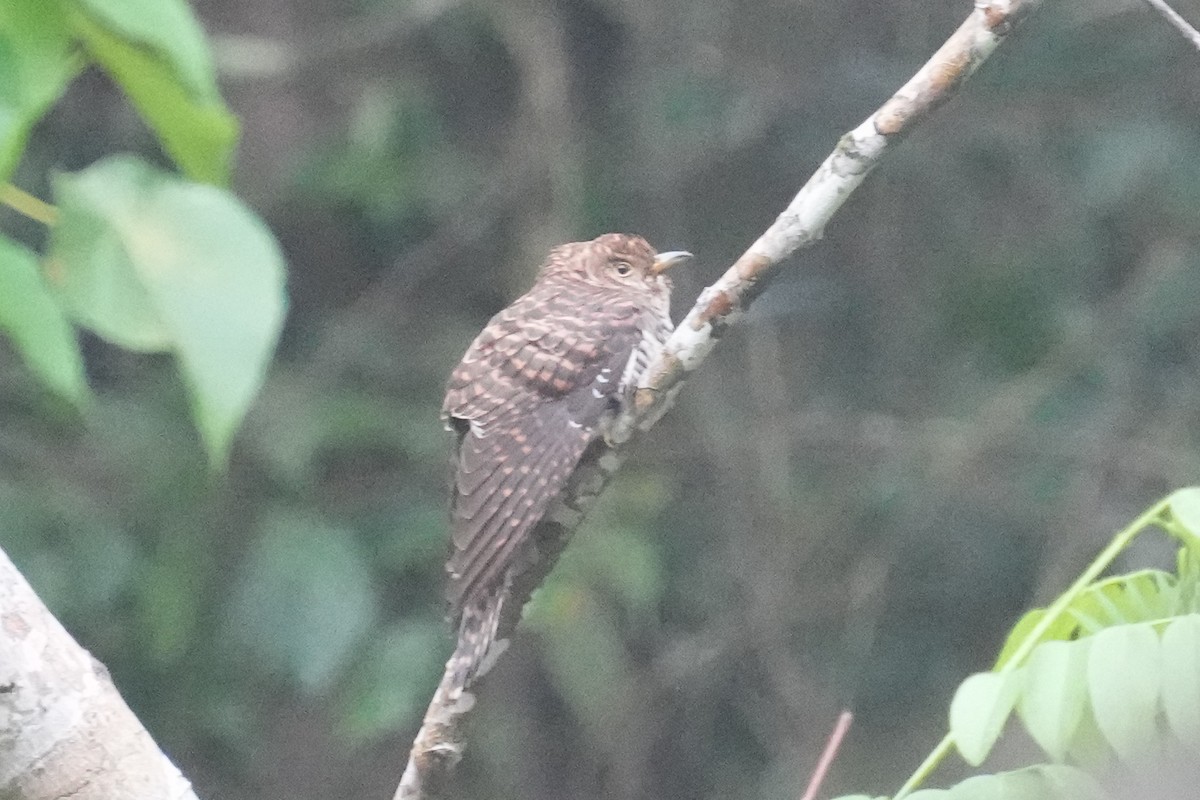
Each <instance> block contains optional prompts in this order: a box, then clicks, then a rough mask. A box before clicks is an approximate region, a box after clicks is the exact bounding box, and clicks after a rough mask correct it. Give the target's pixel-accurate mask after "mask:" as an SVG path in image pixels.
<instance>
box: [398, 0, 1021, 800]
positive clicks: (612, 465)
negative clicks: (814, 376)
mask: <svg viewBox="0 0 1200 800" xmlns="http://www.w3.org/2000/svg"><path fill="white" fill-rule="evenodd" d="M1040 4H1041V0H980V2H977V3H976V5H975V8H974V10H973V11H972V12H971V15H970V16H969V17H968V18H967V20H966V21H965V22H964V23H963V24H962V25H961V26H960V27H959V28H958V30H957V31H955V32H954V33H953V34H952V35H951V36H950V38H949V39H948V40H947V41H946V43H945V44H943V45H942V47H941V48H940V49H939V50H938V51H937V52H936V53H934V55H933V57H932V58H930V59H929V61H928V62H927V63H926V64H925V65H924V66H923V67H922V68H921V69H920V71H918V72H917V74H916V75H914V76H913V77H912V79H911V80H909V82H908V83H906V84H905V85H904V86H903V87H901V89H900V90H899V91H898V92H896V94H895V95H893V96H892V97H891V98H890V99H889V100H888V101H887V102H885V103H884V104H883V105H882V106H881V107H880V108H879V109H878V110H877V111H876V112H875V113H874V114H872V115H871V116H870V117H869V118H868V119H867V120H866V121H864V122H863V123H862V124H861V125H859V126H858V127H857V128H855V129H854V130H852V131H850V132H849V133H847V134H846V135H845V136H843V137H842V138H841V140H840V141H839V142H838V144H837V147H835V148H834V151H833V152H832V153H831V154H830V155H829V157H828V158H826V159H825V161H824V163H822V164H821V166H820V167H818V168H817V171H816V172H815V173H814V174H813V176H812V177H811V178H810V179H809V180H808V182H807V183H806V184H805V185H804V187H803V188H802V189H800V191H799V193H798V194H797V195H796V196H795V198H794V199H793V200H792V202H791V203H790V204H789V205H788V207H787V208H786V209H784V211H783V213H781V214H780V215H779V217H778V218H777V219H776V220H775V222H774V223H773V224H772V225H771V226H770V227H769V228H767V230H766V232H764V233H763V234H762V236H760V237H759V238H758V240H757V241H756V242H754V244H752V245H751V246H750V248H749V249H748V250H746V252H745V253H744V254H742V256H741V257H740V258H738V260H737V261H736V262H735V263H734V264H733V266H731V267H730V268H729V269H728V270H727V271H726V272H725V274H724V275H722V276H721V277H720V279H718V280H717V281H716V283H714V284H713V285H712V286H710V287H708V288H707V289H705V290H704V291H703V292H702V293H701V295H700V297H699V299H698V300H697V301H696V304H695V305H694V306H693V308H692V310H691V311H690V312H689V313H688V315H687V316H686V317H685V318H684V320H683V321H682V322H681V323H680V324H679V326H678V327H677V328H676V329H675V332H674V334H673V335H672V336H671V338H670V340H669V341H668V342H667V344H666V346H665V347H664V349H663V352H662V354H661V355H660V357H659V358H658V359H657V360H656V361H655V363H653V364H652V365H651V366H650V368H649V369H648V370H647V372H646V375H645V377H644V378H643V379H642V380H641V381H640V387H639V389H638V391H637V393H636V394H635V396H634V402H633V403H632V404H631V407H630V409H629V410H628V411H627V413H626V414H625V415H624V417H623V418H622V419H621V420H620V421H619V424H618V426H617V430H616V432H615V433H614V434H613V435H611V436H610V440H609V441H608V442H603V441H601V442H596V443H595V444H594V445H593V446H592V447H591V449H590V450H589V451H588V452H587V453H586V454H585V455H584V458H583V460H582V461H581V462H580V465H579V467H578V469H577V470H576V472H575V474H574V475H573V476H572V479H571V482H570V483H569V484H568V486H567V488H566V489H564V490H563V492H562V494H561V495H560V496H559V497H558V499H557V500H556V501H555V504H554V507H553V508H552V509H551V510H550V511H549V512H548V513H547V514H546V517H545V518H544V519H543V520H542V521H541V522H540V523H539V524H538V525H537V527H536V528H535V529H534V531H533V533H532V538H533V539H534V541H535V542H536V543H537V553H536V557H537V558H538V559H539V565H538V566H539V569H538V570H526V571H525V572H524V573H523V574H524V575H525V576H526V578H527V582H526V583H525V584H523V585H515V586H513V587H512V593H511V596H510V600H509V601H508V602H507V603H506V604H505V607H504V608H505V611H506V612H507V613H506V614H505V615H504V616H503V617H502V619H501V621H500V625H499V628H498V630H497V633H496V642H497V645H498V646H497V647H496V648H495V651H494V652H495V653H497V654H499V653H502V652H503V649H504V646H505V643H504V642H503V640H504V639H505V638H506V637H508V636H510V635H511V634H512V632H513V630H514V629H515V627H516V624H517V622H518V621H519V619H520V614H521V609H522V607H523V606H524V604H525V601H526V600H527V599H528V598H529V595H530V594H531V593H532V592H533V590H534V589H536V588H537V587H536V586H535V585H532V582H531V581H532V580H533V579H532V578H529V576H531V575H533V574H534V573H537V574H538V575H544V574H545V573H546V571H548V570H549V568H550V565H552V564H553V563H554V561H555V560H556V559H557V558H558V555H559V553H560V552H561V550H562V547H563V545H564V544H565V543H566V540H567V539H568V537H569V534H570V532H571V531H572V530H574V528H575V527H576V526H577V525H578V524H579V522H580V520H582V518H583V515H584V512H585V511H586V510H587V509H588V508H589V507H590V506H591V504H592V501H593V500H594V499H595V498H596V496H597V495H599V493H600V491H601V490H602V489H603V488H604V486H605V485H606V484H607V482H608V480H609V478H610V477H611V476H612V474H613V473H615V472H616V470H617V468H618V467H619V466H620V463H621V459H622V457H623V454H624V452H625V451H626V450H627V447H628V444H629V443H630V442H631V441H632V440H633V439H634V438H635V436H636V434H637V433H638V432H639V431H645V430H648V429H649V428H650V427H652V426H653V425H654V423H656V422H657V421H658V419H659V418H661V417H662V415H663V414H664V413H665V412H666V411H667V410H668V409H669V408H670V406H671V404H672V402H673V401H674V399H675V396H676V394H677V393H678V392H679V390H680V388H682V386H683V383H684V381H685V380H686V379H687V377H688V376H689V375H690V373H691V372H692V371H693V370H695V369H696V368H697V367H699V366H700V364H701V363H702V362H703V361H704V359H705V358H706V357H707V356H708V354H709V353H710V352H712V349H713V348H714V347H715V346H716V344H717V341H718V340H719V339H720V338H721V335H722V334H723V333H724V332H725V330H727V329H728V327H729V326H730V325H732V324H734V323H736V322H737V321H738V319H739V318H740V317H741V316H742V315H743V314H744V313H745V311H746V310H747V309H748V308H749V306H750V303H751V302H752V301H753V300H754V298H755V297H757V296H758V295H759V294H760V293H761V292H762V291H763V290H764V289H765V288H766V286H767V285H768V284H769V283H770V281H771V279H772V278H773V277H774V275H775V274H776V273H777V272H778V270H779V268H780V266H781V264H782V262H783V261H784V260H785V259H786V258H787V257H788V256H790V255H791V254H792V253H794V252H795V251H796V250H798V249H800V248H801V247H806V246H808V245H811V244H813V243H814V242H816V241H817V240H818V239H820V238H821V234H822V231H823V230H824V228H825V224H826V223H827V222H828V221H829V220H830V218H831V217H832V216H833V215H834V214H835V213H836V212H837V210H838V209H839V208H841V206H842V204H843V203H844V202H845V201H846V199H847V198H848V197H849V196H850V194H851V193H852V192H853V191H854V190H855V189H856V188H858V186H859V184H861V183H862V182H863V180H864V179H865V178H866V176H867V174H868V173H870V171H871V170H872V169H873V168H874V167H875V166H876V165H877V164H878V163H879V162H880V161H881V160H882V159H883V157H884V156H885V155H886V154H887V152H888V151H889V149H890V148H892V147H893V146H894V145H895V144H896V143H897V142H899V141H900V140H901V139H902V138H903V137H904V136H905V135H907V134H908V133H909V132H910V131H911V130H912V129H913V128H914V127H916V126H917V125H918V124H919V123H920V122H922V121H923V120H924V119H925V118H926V117H928V115H929V114H930V113H931V112H932V111H933V110H934V109H936V108H937V107H938V106H940V105H941V104H942V103H944V102H945V101H946V100H948V99H950V97H952V96H953V95H954V93H955V91H957V90H958V88H959V87H960V86H961V85H962V84H963V82H964V81H965V80H966V79H967V78H969V77H970V76H971V74H972V73H974V72H975V70H976V69H977V68H978V67H979V65H980V64H982V63H983V62H984V61H985V60H986V59H987V58H988V57H989V56H990V55H991V54H992V53H993V52H995V50H996V48H997V47H999V45H1000V44H1001V42H1003V41H1004V39H1005V38H1006V37H1007V36H1008V34H1009V33H1011V32H1012V30H1013V29H1014V28H1015V27H1016V25H1017V24H1018V23H1020V22H1021V21H1022V20H1023V19H1025V17H1026V16H1027V15H1028V14H1029V13H1030V12H1032V11H1033V10H1034V9H1035V8H1036V7H1037V6H1039V5H1040ZM460 658H462V656H461V655H460V654H459V653H458V652H457V651H456V652H455V654H454V655H452V656H451V657H450V660H449V661H448V662H447V664H446V674H447V676H449V675H450V674H451V673H452V672H454V670H455V667H456V665H457V664H458V663H459V660H460ZM449 685H450V683H449V682H448V680H447V678H443V680H442V683H441V684H440V685H439V687H438V690H437V692H436V693H435V694H434V697H433V700H432V701H431V703H430V705H429V710H428V711H427V712H426V715H425V719H424V722H423V724H422V726H421V729H420V731H419V732H418V734H417V737H416V740H415V741H414V742H413V747H412V751H411V753H410V755H409V760H408V764H407V766H406V768H405V771H404V776H403V778H402V779H401V781H400V785H399V786H398V788H397V789H396V794H395V798H394V800H417V798H423V797H424V798H428V797H435V796H438V794H440V793H441V790H442V787H444V786H445V784H446V779H447V776H448V775H449V773H450V772H451V771H452V770H453V768H454V766H455V764H456V763H457V762H458V760H459V759H460V758H461V753H462V748H463V742H462V737H461V734H460V732H459V728H460V725H461V722H462V720H463V719H464V718H465V716H466V714H467V712H468V711H469V710H470V708H471V706H472V705H473V702H472V698H471V695H470V693H469V692H459V693H456V692H453V691H448V690H447V687H448V686H449Z"/></svg>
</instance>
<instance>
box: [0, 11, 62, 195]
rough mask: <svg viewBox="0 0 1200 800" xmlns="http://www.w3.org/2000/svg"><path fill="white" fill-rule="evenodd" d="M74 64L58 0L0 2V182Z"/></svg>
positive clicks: (60, 93)
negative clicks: (55, 0) (48, 0)
mask: <svg viewBox="0 0 1200 800" xmlns="http://www.w3.org/2000/svg"><path fill="white" fill-rule="evenodd" d="M76 69H78V65H77V61H76V60H75V59H74V58H72V56H71V45H70V38H69V36H68V34H67V26H66V20H65V17H64V15H63V13H62V9H61V8H60V7H59V5H58V4H57V3H54V2H47V0H4V2H0V76H3V77H2V78H0V183H2V182H4V181H6V180H8V178H9V176H10V175H12V171H13V169H14V168H15V167H16V165H17V162H18V161H20V158H21V152H22V151H23V150H24V149H25V142H26V140H27V139H28V138H29V131H30V129H31V128H32V127H33V125H34V123H35V122H37V121H38V120H39V119H41V117H42V115H43V114H44V113H45V112H46V110H47V109H48V108H49V107H50V105H51V104H53V103H54V101H55V100H57V99H58V98H59V97H60V96H61V95H62V93H63V91H64V90H65V89H66V87H67V83H69V82H70V80H71V77H72V76H73V75H74V73H75V71H76Z"/></svg>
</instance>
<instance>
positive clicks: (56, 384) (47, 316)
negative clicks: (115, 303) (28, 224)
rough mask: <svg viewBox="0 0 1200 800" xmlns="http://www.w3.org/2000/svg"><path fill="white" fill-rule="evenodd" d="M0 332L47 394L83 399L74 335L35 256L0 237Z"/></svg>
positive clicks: (84, 387)
mask: <svg viewBox="0 0 1200 800" xmlns="http://www.w3.org/2000/svg"><path fill="white" fill-rule="evenodd" d="M0 329H3V330H4V331H5V332H6V333H7V334H8V335H9V336H10V337H12V340H13V343H14V344H15V345H16V347H17V350H18V352H20V353H21V357H22V358H24V359H25V363H26V364H28V365H29V368H30V369H32V370H33V371H34V372H35V373H36V374H37V375H38V377H39V378H41V379H42V381H43V382H44V383H45V384H46V386H47V387H49V388H50V390H51V391H53V392H55V393H57V394H59V395H61V396H62V397H65V398H66V399H68V400H70V401H71V402H73V403H75V404H77V405H78V404H80V403H82V402H84V400H85V399H86V398H87V393H88V390H87V380H86V379H85V377H84V373H83V357H82V356H81V355H80V354H79V343H78V342H77V341H75V331H74V330H72V328H71V325H70V323H68V322H67V318H66V316H65V315H64V314H63V310H62V308H61V307H60V306H59V304H58V301H57V300H55V298H54V296H53V295H51V293H50V290H49V289H48V288H47V286H46V283H45V281H43V280H42V276H41V273H40V272H39V270H38V264H37V259H36V257H35V256H34V254H33V253H31V252H30V251H28V250H26V249H25V248H24V247H21V246H20V245H18V244H16V243H15V242H13V241H11V240H9V239H7V238H5V237H3V236H0Z"/></svg>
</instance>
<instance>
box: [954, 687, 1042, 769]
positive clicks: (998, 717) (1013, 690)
mask: <svg viewBox="0 0 1200 800" xmlns="http://www.w3.org/2000/svg"><path fill="white" fill-rule="evenodd" d="M1023 678H1024V676H1023V675H1022V673H1021V672H1019V671H1012V672H1003V673H1001V672H980V673H977V674H975V675H972V676H971V677H969V678H967V679H966V680H965V681H963V682H962V684H961V685H960V686H959V687H958V691H957V692H955V693H954V699H953V700H952V701H951V702H950V735H951V736H952V737H953V738H954V744H955V745H956V746H957V747H958V751H959V752H960V753H962V757H963V758H964V759H966V761H967V763H968V764H971V765H972V766H976V767H977V766H979V765H980V764H982V763H983V761H984V759H985V758H987V754H988V753H989V752H990V751H991V749H992V745H994V744H995V743H996V739H998V738H999V737H1000V732H1001V731H1003V730H1004V723H1005V722H1006V721H1007V720H1008V716H1009V714H1010V713H1011V712H1012V708H1013V704H1015V703H1016V701H1017V697H1018V695H1019V694H1020V691H1021V682H1022V680H1023Z"/></svg>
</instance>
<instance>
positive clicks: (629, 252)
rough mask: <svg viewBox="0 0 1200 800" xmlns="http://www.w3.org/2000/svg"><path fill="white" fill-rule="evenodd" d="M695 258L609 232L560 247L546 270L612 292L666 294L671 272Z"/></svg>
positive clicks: (638, 238) (544, 268)
mask: <svg viewBox="0 0 1200 800" xmlns="http://www.w3.org/2000/svg"><path fill="white" fill-rule="evenodd" d="M691 257H692V254H691V253H688V252H685V251H683V250H673V251H671V252H667V253H658V252H656V251H655V250H654V248H653V247H651V246H650V243H649V242H647V241H646V240H645V239H643V238H642V237H641V236H635V235H633V234H628V233H606V234H604V235H603V236H597V237H596V238H595V239H592V240H591V241H590V242H571V243H569V244H563V245H559V246H558V247H556V248H554V249H553V250H552V251H551V252H550V259H549V260H548V261H547V262H546V266H544V267H543V268H542V275H543V277H550V276H554V277H561V278H565V279H569V280H582V281H584V282H586V283H588V284H591V285H593V286H598V287H602V288H609V289H619V290H620V289H623V290H627V291H628V290H632V291H635V292H646V293H648V294H651V295H665V294H667V293H668V292H669V291H670V289H671V281H670V278H668V277H667V275H666V274H665V273H666V271H667V270H668V269H670V268H671V267H673V266H675V265H676V264H678V263H680V262H682V261H686V260H688V259H689V258H691Z"/></svg>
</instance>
